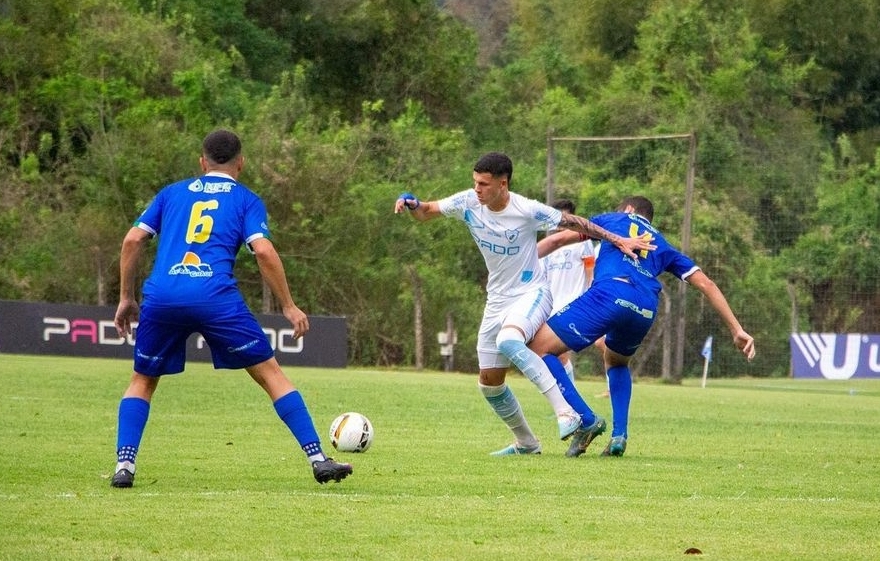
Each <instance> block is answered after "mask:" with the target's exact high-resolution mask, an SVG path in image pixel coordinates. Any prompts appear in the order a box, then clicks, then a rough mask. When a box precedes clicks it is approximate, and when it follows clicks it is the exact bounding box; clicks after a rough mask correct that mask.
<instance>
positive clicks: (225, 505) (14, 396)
mask: <svg viewBox="0 0 880 561" xmlns="http://www.w3.org/2000/svg"><path fill="white" fill-rule="evenodd" d="M129 371H130V364H129V362H128V361H114V360H91V359H72V358H58V357H21V356H10V355H0V559H4V560H6V559H10V560H17V561H18V560H30V559H40V560H45V559H53V560H54V559H65V560H66V559H96V560H127V559H133V560H163V561H167V560H240V559H244V560H247V559H254V560H272V559H303V560H324V559H368V560H373V559H375V560H395V559H400V560H412V559H415V560H422V559H426V560H427V559H437V560H471V559H473V560H494V559H497V560H519V559H527V560H530V561H537V560H544V559H554V560H561V559H579V560H583V559H595V560H614V559H621V560H623V559H626V560H650V561H658V560H667V559H716V560H718V559H723V560H763V559H767V560H809V559H816V560H822V561H831V560H834V561H837V560H844V559H864V560H874V559H877V558H878V556H880V461H878V459H880V442H878V437H877V434H878V431H880V382H878V381H874V380H853V381H847V382H833V381H825V380H821V381H820V380H816V381H803V380H789V379H785V380H728V379H725V380H712V379H710V381H709V384H708V387H707V388H705V389H703V388H700V387H699V381H696V380H692V381H686V382H685V384H684V385H683V386H666V385H662V384H657V383H653V382H650V381H640V382H637V383H636V385H635V388H634V395H633V407H632V415H631V421H630V439H629V447H628V449H627V452H626V455H625V456H624V457H622V458H602V457H600V456H599V455H598V454H599V452H600V451H601V449H602V447H604V445H605V442H606V439H605V436H603V437H601V439H600V441H598V442H595V443H594V444H593V446H592V447H591V448H590V449H588V451H587V454H585V455H584V456H582V457H580V458H576V459H570V458H565V457H564V455H563V454H564V451H565V449H566V444H564V443H562V442H559V441H558V440H557V439H556V437H555V432H556V427H555V419H554V418H553V416H552V411H551V410H550V407H549V405H548V404H547V402H546V400H545V399H544V398H543V397H542V396H541V395H540V394H539V393H538V392H537V391H536V390H535V389H534V387H533V386H532V385H531V384H530V383H529V382H528V381H527V380H525V379H524V378H523V377H521V376H519V375H517V376H511V377H510V383H511V386H512V387H513V389H514V391H515V392H516V393H517V395H518V397H519V399H520V401H521V403H522V404H523V407H524V409H525V411H526V415H527V416H528V418H529V420H530V423H531V425H532V427H533V429H534V430H535V432H536V433H537V434H538V435H539V436H540V437H541V438H542V440H543V444H544V454H543V455H541V456H530V457H508V458H493V457H490V456H488V454H487V453H488V452H489V451H491V450H494V449H496V448H500V447H502V446H503V445H506V444H508V443H509V441H510V436H509V433H508V432H507V429H505V428H504V427H503V425H502V424H501V422H500V421H498V420H497V419H496V418H495V417H494V415H493V413H492V412H491V410H490V409H489V407H488V405H487V404H486V403H485V401H484V400H483V398H482V397H481V395H480V394H479V392H478V390H477V388H476V378H475V377H474V376H467V375H460V374H443V373H416V372H401V371H372V370H370V371H368V370H359V369H347V370H324V369H288V370H287V372H288V374H289V375H290V377H291V378H292V379H293V380H294V382H295V383H296V384H297V386H298V387H299V388H300V390H301V391H302V392H303V394H304V396H305V399H306V402H307V403H308V405H309V408H310V410H311V412H312V416H313V417H314V419H315V423H316V425H317V426H318V430H319V432H320V434H321V436H322V438H324V441H325V446H326V447H327V448H330V445H329V440H328V438H327V436H326V432H327V430H328V427H329V425H330V422H331V421H332V419H333V418H334V417H335V416H336V415H337V414H339V413H341V412H343V411H347V410H356V411H360V412H362V413H364V414H366V415H367V416H368V417H369V418H370V419H371V420H372V422H373V425H374V426H375V430H376V437H375V441H374V443H373V447H372V448H371V449H370V450H369V451H368V452H367V453H365V454H359V455H358V454H340V453H336V454H335V456H336V458H337V459H344V460H347V461H351V462H352V463H353V464H354V469H355V471H354V475H353V476H351V477H350V478H348V479H346V480H345V481H343V482H342V483H339V484H336V483H330V484H328V485H323V486H321V485H318V484H317V483H315V481H314V480H313V479H312V475H311V470H310V468H309V466H308V464H307V462H306V460H305V457H304V455H303V454H302V452H301V451H300V450H299V448H298V447H297V446H296V445H295V442H294V440H293V438H292V437H291V435H290V434H289V432H287V429H286V427H284V425H283V424H282V423H281V421H280V420H279V419H278V418H277V417H276V416H275V413H274V410H273V409H272V407H271V405H270V403H269V400H268V398H266V396H265V395H264V394H263V393H262V391H261V390H260V389H259V388H258V387H257V386H256V384H254V383H253V382H252V381H251V380H250V378H249V377H248V376H247V374H245V373H244V372H228V371H222V372H215V371H213V370H212V369H211V368H210V367H209V366H208V365H204V364H190V365H189V367H188V370H187V372H186V373H185V374H183V375H180V376H174V377H169V378H167V379H165V380H164V381H163V382H162V384H161V385H160V387H159V390H158V392H157V394H156V396H155V398H154V400H153V407H152V411H151V418H150V423H149V425H148V427H147V432H146V434H145V436H144V441H143V443H142V447H141V452H140V455H139V457H138V474H137V479H136V482H135V487H134V488H133V489H111V488H110V486H109V477H110V475H111V471H112V469H113V468H114V465H115V450H114V449H115V439H116V409H117V406H118V401H119V398H120V396H121V394H122V391H123V390H124V388H125V386H126V384H127V382H128V375H129ZM578 386H579V388H580V389H581V391H582V393H583V394H584V395H585V396H586V397H588V398H589V401H590V403H591V404H592V405H593V406H594V408H595V409H596V410H597V411H598V412H599V413H600V414H603V415H605V416H608V415H609V414H610V411H609V408H610V405H609V402H608V400H607V399H604V398H598V397H594V395H595V394H597V393H599V392H601V391H602V389H603V387H604V381H603V380H600V379H596V380H587V381H579V382H578ZM330 451H331V452H332V449H331V450H330ZM692 547H695V548H699V549H700V550H702V552H703V554H702V555H700V556H692V555H685V553H684V552H685V550H686V549H688V548H692Z"/></svg>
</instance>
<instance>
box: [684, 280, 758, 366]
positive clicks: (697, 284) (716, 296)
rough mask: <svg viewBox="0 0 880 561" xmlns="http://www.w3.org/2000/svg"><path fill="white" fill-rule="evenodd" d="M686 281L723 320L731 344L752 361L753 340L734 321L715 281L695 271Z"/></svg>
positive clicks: (725, 299) (731, 311)
mask: <svg viewBox="0 0 880 561" xmlns="http://www.w3.org/2000/svg"><path fill="white" fill-rule="evenodd" d="M686 280H687V282H688V284H690V285H691V286H693V287H694V288H696V289H697V290H699V291H700V292H702V293H703V295H704V296H705V297H706V298H708V299H709V303H710V304H711V305H712V307H713V308H715V311H717V312H718V314H719V315H720V316H721V319H722V320H724V323H725V324H726V325H727V328H728V329H730V334H731V335H733V344H734V345H736V348H738V349H739V350H741V351H742V352H743V354H744V355H746V358H747V359H748V360H752V359H753V358H754V357H755V339H754V338H753V337H752V336H751V335H749V334H748V333H746V332H745V330H744V329H743V328H742V325H740V324H739V320H737V319H736V315H734V313H733V310H731V309H730V304H728V303H727V298H725V297H724V294H723V293H722V292H721V289H720V288H718V285H716V284H715V281H713V280H712V279H710V278H709V277H708V276H707V275H706V273H704V272H703V271H696V272H695V273H693V274H692V275H690V276H689V277H688V278H687V279H686Z"/></svg>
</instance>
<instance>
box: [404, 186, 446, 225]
mask: <svg viewBox="0 0 880 561" xmlns="http://www.w3.org/2000/svg"><path fill="white" fill-rule="evenodd" d="M404 210H408V211H409V213H410V214H411V215H412V216H413V218H415V219H416V220H418V221H419V222H424V221H425V220H430V219H432V218H437V217H438V216H440V215H441V214H442V213H441V212H440V204H439V203H438V202H437V201H420V200H419V199H418V197H416V196H415V195H413V194H412V193H402V194H401V195H400V196H399V197H397V200H396V201H394V214H400V213H401V212H403V211H404Z"/></svg>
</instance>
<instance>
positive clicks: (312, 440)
mask: <svg viewBox="0 0 880 561" xmlns="http://www.w3.org/2000/svg"><path fill="white" fill-rule="evenodd" d="M274 405H275V412H276V413H278V416H279V417H281V420H282V421H284V424H285V425H287V428H289V429H290V432H292V433H293V436H294V438H296V441H297V442H299V445H300V446H301V447H302V449H303V452H305V453H306V456H308V457H309V460H311V461H316V460H323V459H324V458H325V456H324V453H323V452H322V451H321V439H320V438H318V432H317V431H316V430H315V423H314V422H312V416H311V415H309V410H308V409H307V408H306V404H305V402H304V401H303V398H302V396H301V395H300V393H299V392H298V391H296V390H293V391H292V392H290V393H288V394H285V395H283V396H281V397H279V398H278V400H277V401H275V404H274Z"/></svg>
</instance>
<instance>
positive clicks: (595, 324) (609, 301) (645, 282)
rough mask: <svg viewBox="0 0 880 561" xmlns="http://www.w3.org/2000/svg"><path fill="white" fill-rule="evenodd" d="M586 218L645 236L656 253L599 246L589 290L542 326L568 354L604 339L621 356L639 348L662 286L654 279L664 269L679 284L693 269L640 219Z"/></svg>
mask: <svg viewBox="0 0 880 561" xmlns="http://www.w3.org/2000/svg"><path fill="white" fill-rule="evenodd" d="M590 220H591V221H592V222H594V223H596V224H598V225H599V226H601V227H603V228H605V229H606V230H608V231H609V232H612V233H614V234H617V235H619V236H624V237H634V236H639V235H642V234H645V233H648V234H650V235H651V237H652V240H651V241H652V243H653V244H654V245H656V246H657V249H654V250H651V251H642V252H640V253H639V259H638V261H636V260H635V259H633V258H631V257H629V256H627V255H626V254H625V253H623V252H622V251H620V250H619V249H618V248H617V247H616V246H615V245H613V244H610V243H607V242H603V243H602V247H601V249H600V250H599V256H598V257H597V258H596V267H595V269H594V273H593V274H594V278H593V284H591V285H590V288H589V289H588V290H587V291H586V292H585V293H584V294H582V295H581V296H580V297H578V298H577V299H575V300H574V301H573V302H571V303H570V304H568V305H567V306H565V307H563V308H562V310H560V311H559V312H558V313H557V314H556V315H554V316H551V317H550V319H548V320H547V325H548V326H549V327H550V329H552V330H553V332H554V333H555V334H556V335H557V336H558V337H559V339H560V340H561V341H562V342H563V343H565V345H566V346H567V347H568V348H569V349H571V350H573V351H581V350H583V349H584V348H586V347H588V346H590V345H592V344H593V343H595V342H596V340H597V339H599V337H602V336H603V335H604V336H605V345H606V346H607V347H608V348H609V349H611V350H612V351H614V352H616V353H619V354H621V355H624V356H632V354H633V353H635V352H636V349H638V348H639V345H641V343H642V341H643V340H644V338H645V336H646V335H647V334H648V331H649V330H650V329H651V325H652V324H653V323H654V318H655V316H656V314H657V301H658V297H659V294H660V290H661V288H662V286H661V284H660V281H658V280H657V276H658V275H660V273H662V272H664V271H666V272H669V273H672V274H673V275H675V276H676V277H678V278H680V279H682V280H684V279H686V278H687V277H688V276H690V275H691V274H693V273H694V272H695V271H697V270H699V267H697V266H696V265H695V264H694V262H693V261H692V260H691V259H690V257H688V256H687V255H685V254H683V253H682V252H680V251H679V250H677V249H676V248H674V247H672V246H671V245H670V244H669V242H667V241H666V239H665V238H664V237H663V235H662V234H661V233H660V232H659V231H658V230H657V229H656V228H654V227H653V226H652V225H651V223H650V222H648V221H647V220H646V219H645V218H644V217H642V216H639V215H637V214H626V213H623V212H612V213H608V214H600V215H598V216H594V217H591V218H590Z"/></svg>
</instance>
